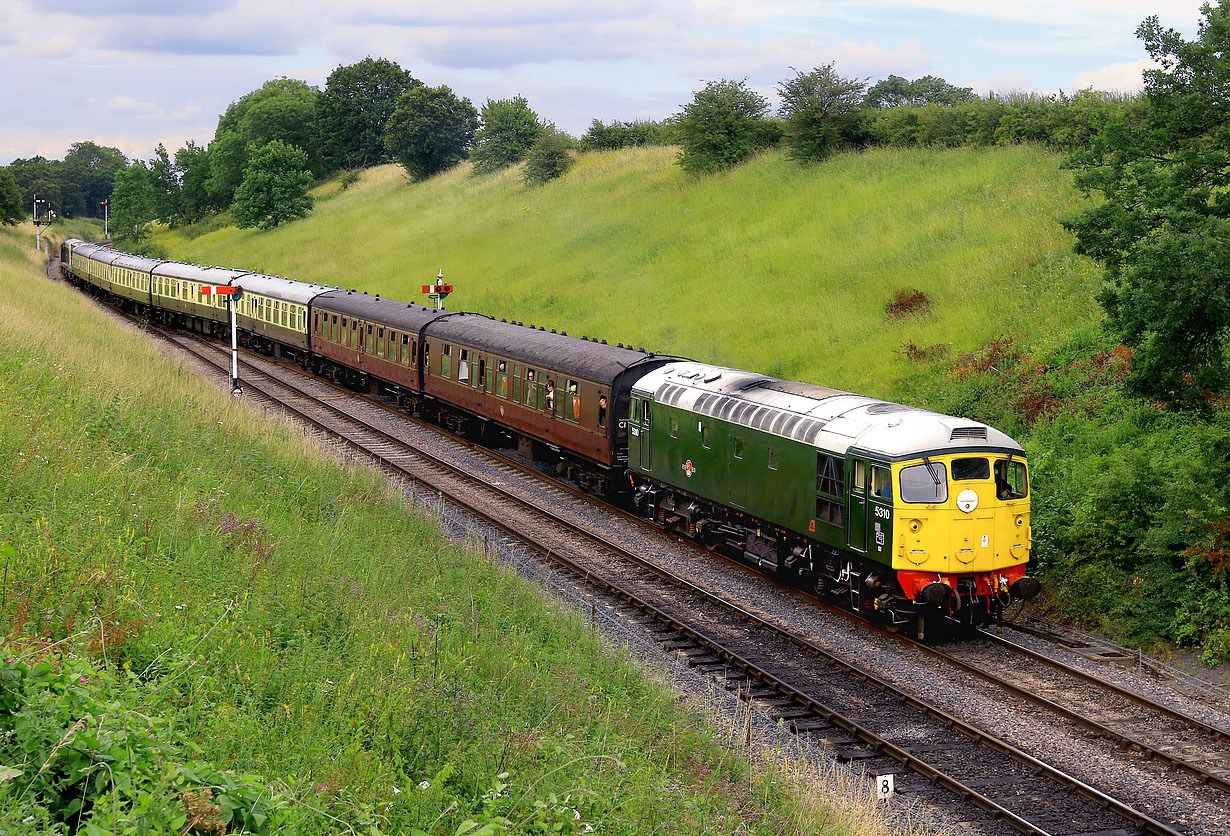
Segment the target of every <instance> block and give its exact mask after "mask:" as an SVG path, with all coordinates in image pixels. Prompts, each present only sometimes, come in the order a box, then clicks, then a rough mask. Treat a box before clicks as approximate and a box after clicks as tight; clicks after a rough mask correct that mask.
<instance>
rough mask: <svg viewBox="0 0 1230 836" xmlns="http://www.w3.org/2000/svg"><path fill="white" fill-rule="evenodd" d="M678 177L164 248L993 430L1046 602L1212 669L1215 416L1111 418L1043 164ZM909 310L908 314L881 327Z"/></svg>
mask: <svg viewBox="0 0 1230 836" xmlns="http://www.w3.org/2000/svg"><path fill="white" fill-rule="evenodd" d="M673 155H674V152H673V151H672V150H671V149H660V148H654V149H644V150H630V151H622V152H610V153H597V154H586V155H582V156H581V157H580V159H579V160H578V163H577V165H576V166H575V168H574V169H573V170H572V171H570V172H569V173H568V174H567V175H566V176H565V177H564V178H562V179H561V180H560V181H557V182H554V183H551V184H549V185H547V186H546V187H544V188H541V189H527V188H525V187H524V186H523V185H522V184H521V181H520V177H519V172H518V171H516V170H514V171H510V172H505V173H503V174H498V175H494V176H491V177H486V178H475V177H472V176H471V175H470V172H469V169H468V167H466V166H462V167H460V168H458V169H456V170H455V171H452V172H449V173H446V174H444V175H442V176H440V177H437V178H435V179H432V180H430V181H428V182H426V183H420V184H411V183H408V182H407V181H406V180H405V178H404V177H403V175H402V174H401V172H400V171H399V170H398V169H397V168H394V167H385V168H380V169H375V170H372V171H368V172H365V173H364V175H363V178H362V180H361V182H360V183H359V184H358V185H356V186H354V187H352V188H351V189H349V190H347V191H345V192H341V193H337V192H336V187H335V186H333V185H326V186H324V187H322V189H321V194H322V195H324V196H327V197H328V199H327V200H324V201H322V203H321V204H320V205H319V206H318V208H317V209H316V210H315V211H314V212H313V214H312V215H311V217H309V218H308V219H306V220H304V221H301V222H298V223H295V224H292V225H289V226H287V227H284V228H281V229H277V230H274V231H271V232H256V231H242V230H237V229H234V228H230V227H217V226H215V227H212V228H205V227H201V228H198V229H196V230H179V231H174V232H170V233H165V234H163V235H161V236H160V241H161V242H162V243H163V244H164V246H166V247H167V248H168V249H169V250H170V251H171V252H172V253H173V254H174V256H175V257H178V258H188V259H197V260H200V261H204V262H207V263H222V264H227V265H235V266H243V267H250V268H253V267H254V268H261V269H265V270H268V271H272V272H276V273H280V274H283V275H290V276H294V277H297V278H302V279H309V280H314V281H319V282H329V283H335V284H339V285H342V286H345V287H356V288H359V289H362V290H367V291H369V292H373V293H381V294H383V295H385V296H389V297H393V298H401V299H407V300H409V299H416V298H418V290H419V286H420V285H421V284H422V283H423V282H425V281H427V280H428V279H430V278H431V277H432V276H434V275H435V274H436V271H437V270H438V269H439V268H440V267H443V268H444V270H445V276H446V277H447V278H448V279H449V280H450V281H452V282H454V283H455V285H456V286H457V288H458V291H457V293H456V294H455V295H454V296H453V297H452V298H450V300H449V305H450V307H453V308H459V309H467V310H479V311H483V312H486V313H490V314H493V315H495V316H498V317H511V318H514V319H519V320H524V321H526V322H536V323H537V324H545V325H546V326H547V327H551V328H564V329H567V330H568V331H569V332H570V333H572V334H583V333H585V334H591V335H596V336H600V337H604V338H606V339H609V340H611V341H612V342H614V341H616V340H619V341H625V342H627V341H631V342H632V343H634V344H636V345H645V346H647V347H650V348H652V349H656V350H659V351H664V352H673V353H678V354H683V355H687V356H691V357H696V358H698V359H702V360H708V361H714V362H718V363H723V364H729V365H733V366H737V367H741V368H749V369H754V370H758V371H764V372H769V373H772V374H777V375H781V376H784V377H790V378H795V379H799V380H806V381H811V382H816V383H823V384H828V385H831V386H838V387H843V388H847V389H851V390H854V391H858V392H863V393H866V394H870V395H875V396H879V397H884V398H888V399H893V400H900V401H904V402H906V403H912V404H916V405H919V406H927V407H931V408H933V409H937V410H940V411H942V412H948V413H951V414H958V415H968V416H970V417H973V418H978V419H981V420H985V421H988V422H990V423H993V424H995V425H997V426H999V427H1000V428H1001V429H1004V430H1005V431H1007V432H1009V433H1011V434H1013V435H1014V436H1015V437H1017V438H1018V439H1019V440H1021V441H1022V443H1024V444H1025V446H1026V448H1027V449H1028V450H1029V451H1030V454H1031V461H1032V465H1033V485H1034V517H1033V527H1034V535H1035V553H1034V555H1035V558H1036V565H1037V566H1038V567H1039V568H1040V570H1041V571H1042V572H1043V573H1044V575H1045V578H1046V579H1047V580H1048V581H1049V586H1048V590H1047V595H1046V596H1045V600H1046V601H1048V602H1049V603H1050V604H1051V605H1053V606H1055V607H1058V608H1059V609H1060V610H1061V611H1062V612H1063V613H1065V614H1067V615H1069V616H1071V617H1074V618H1077V619H1079V620H1081V621H1083V622H1085V623H1087V624H1092V625H1094V626H1097V627H1100V628H1101V629H1103V630H1105V631H1107V632H1109V633H1111V634H1112V635H1114V636H1116V637H1118V638H1121V639H1123V640H1125V641H1133V642H1140V643H1144V644H1150V643H1153V642H1162V643H1166V642H1175V641H1178V642H1181V643H1184V644H1190V645H1193V646H1196V647H1198V648H1200V649H1201V652H1202V653H1203V655H1204V658H1205V660H1206V661H1210V662H1212V661H1216V660H1219V659H1223V658H1230V583H1228V582H1227V578H1228V577H1230V571H1228V567H1230V546H1227V545H1226V543H1230V539H1227V537H1226V532H1230V518H1228V517H1227V509H1228V508H1230V466H1228V465H1227V463H1226V459H1227V455H1226V454H1225V452H1224V451H1225V450H1230V413H1228V412H1227V410H1226V409H1225V406H1224V404H1222V405H1216V408H1215V413H1214V417H1213V420H1212V421H1206V420H1204V419H1199V420H1196V419H1193V418H1192V416H1181V415H1180V416H1176V415H1171V414H1167V413H1165V412H1164V411H1163V410H1161V409H1159V408H1158V407H1157V406H1156V405H1153V404H1148V403H1142V402H1139V401H1136V400H1133V399H1131V398H1128V397H1127V396H1126V395H1125V393H1124V391H1123V387H1122V377H1123V373H1124V370H1125V369H1126V367H1127V366H1126V364H1127V363H1128V362H1130V352H1127V351H1126V350H1124V349H1122V348H1121V347H1117V346H1116V345H1115V344H1114V341H1113V340H1112V339H1110V338H1109V337H1108V336H1107V335H1106V334H1105V333H1103V332H1102V330H1101V327H1100V326H1101V321H1102V316H1101V311H1100V309H1099V307H1098V304H1097V302H1096V300H1095V291H1096V289H1097V287H1098V282H1099V278H1098V275H1099V274H1098V270H1097V269H1096V267H1095V266H1094V265H1093V264H1091V263H1090V262H1089V261H1087V260H1085V259H1081V258H1077V257H1076V256H1074V255H1073V254H1072V252H1071V248H1072V238H1071V236H1069V235H1068V234H1067V233H1065V232H1064V231H1063V230H1062V228H1061V227H1060V226H1059V223H1058V221H1059V219H1060V218H1062V217H1064V216H1065V215H1067V214H1070V213H1072V212H1073V211H1074V210H1075V209H1076V208H1077V207H1078V206H1079V205H1080V199H1079V197H1078V196H1077V195H1076V194H1075V193H1074V191H1073V189H1072V187H1071V179H1070V175H1068V173H1066V172H1064V171H1061V170H1060V169H1059V163H1060V161H1061V157H1060V156H1059V155H1058V154H1055V153H1053V152H1049V151H1046V150H1043V149H1039V148H1035V147H1029V146H1014V147H1006V148H983V149H951V150H934V149H930V150H928V149H913V150H892V149H874V150H870V151H866V152H862V153H853V154H843V155H839V156H837V157H835V158H833V159H831V160H829V161H827V162H826V163H824V164H823V165H819V166H815V167H812V168H801V167H799V166H797V165H794V164H793V163H791V162H789V161H788V160H786V159H785V158H784V156H783V155H782V154H780V153H770V154H764V155H762V156H760V157H757V158H756V159H754V160H753V161H751V162H750V163H748V164H746V165H743V166H740V167H738V168H736V169H734V170H732V171H728V172H725V173H721V174H718V175H714V176H711V177H705V178H692V177H688V176H686V175H684V174H683V173H682V172H681V171H680V170H679V169H678V167H677V166H674V165H673ZM193 236H196V237H193ZM913 290H921V291H923V293H924V294H925V295H926V297H927V298H928V300H929V306H928V307H926V308H925V309H923V310H920V311H915V312H914V313H912V314H909V315H906V316H902V317H889V316H886V307H885V306H886V304H887V303H888V302H889V301H890V300H892V299H893V298H894V296H895V294H896V293H897V292H898V291H905V292H909V291H913ZM1219 532H1220V533H1219ZM1189 549H1194V551H1190V552H1189ZM1163 648H1164V644H1163V645H1159V646H1158V649H1163Z"/></svg>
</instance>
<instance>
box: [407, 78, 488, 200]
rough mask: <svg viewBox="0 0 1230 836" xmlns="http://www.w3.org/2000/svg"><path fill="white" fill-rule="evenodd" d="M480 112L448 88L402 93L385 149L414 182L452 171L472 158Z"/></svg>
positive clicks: (421, 89) (427, 88)
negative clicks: (471, 148)
mask: <svg viewBox="0 0 1230 836" xmlns="http://www.w3.org/2000/svg"><path fill="white" fill-rule="evenodd" d="M477 131H478V111H477V110H475V109H474V105H472V104H470V100H469V99H464V98H463V99H459V98H457V97H456V96H455V95H453V91H452V90H450V89H449V88H448V87H446V86H443V85H442V86H440V87H422V86H419V87H415V88H413V89H411V90H408V91H407V92H405V93H403V94H402V96H401V98H400V99H398V101H397V109H396V110H394V111H393V115H392V117H390V119H389V124H388V127H387V129H386V132H385V147H386V148H387V149H388V152H389V153H390V154H392V155H393V158H394V159H396V160H397V161H398V162H399V163H401V164H402V165H403V166H404V167H405V169H406V171H407V172H409V174H410V176H411V177H413V178H414V179H415V180H425V179H427V178H428V177H430V176H432V175H433V174H438V173H440V172H441V171H444V170H446V169H449V168H452V167H453V166H454V165H456V164H457V163H459V162H461V161H462V160H464V159H466V158H467V157H468V156H469V155H470V145H471V144H472V143H473V142H474V135H475V133H476V132H477Z"/></svg>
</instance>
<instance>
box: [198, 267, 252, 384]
mask: <svg viewBox="0 0 1230 836" xmlns="http://www.w3.org/2000/svg"><path fill="white" fill-rule="evenodd" d="M232 278H237V277H232ZM201 295H202V296H226V297H228V300H227V307H228V308H229V310H230V315H231V394H232V395H234V396H235V397H236V398H238V397H240V396H241V395H243V387H242V386H240V385H239V327H238V325H237V324H236V322H235V320H236V316H235V303H236V302H238V301H239V300H240V299H242V298H243V288H242V287H238V286H235V285H227V284H217V285H209V284H207V285H204V286H202V287H201Z"/></svg>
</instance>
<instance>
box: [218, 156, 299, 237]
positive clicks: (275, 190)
mask: <svg viewBox="0 0 1230 836" xmlns="http://www.w3.org/2000/svg"><path fill="white" fill-rule="evenodd" d="M311 184H312V172H310V171H308V157H307V154H306V153H304V152H303V150H302V149H300V148H296V147H295V146H293V145H287V144H286V143H285V142H283V141H282V140H280V139H275V140H273V141H272V142H267V143H265V144H264V145H262V146H259V147H257V146H256V145H255V144H254V145H253V147H252V148H249V149H248V165H247V167H246V168H244V170H243V181H242V182H241V183H240V184H239V188H238V189H236V190H235V206H234V208H233V209H232V214H233V215H234V216H235V222H236V223H238V224H239V226H240V227H243V228H247V227H253V226H259V227H260V228H261V229H272V228H273V227H275V226H278V225H279V224H283V223H286V222H287V221H293V220H295V219H297V218H302V217H304V216H305V215H307V213H308V212H310V211H312V196H311V195H310V194H308V186H310V185H311Z"/></svg>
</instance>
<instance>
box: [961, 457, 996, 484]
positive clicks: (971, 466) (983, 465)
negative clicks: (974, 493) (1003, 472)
mask: <svg viewBox="0 0 1230 836" xmlns="http://www.w3.org/2000/svg"><path fill="white" fill-rule="evenodd" d="M990 478H991V463H990V462H988V461H987V460H986V459H983V458H977V459H953V460H952V481H954V482H965V481H968V480H971V479H990Z"/></svg>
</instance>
